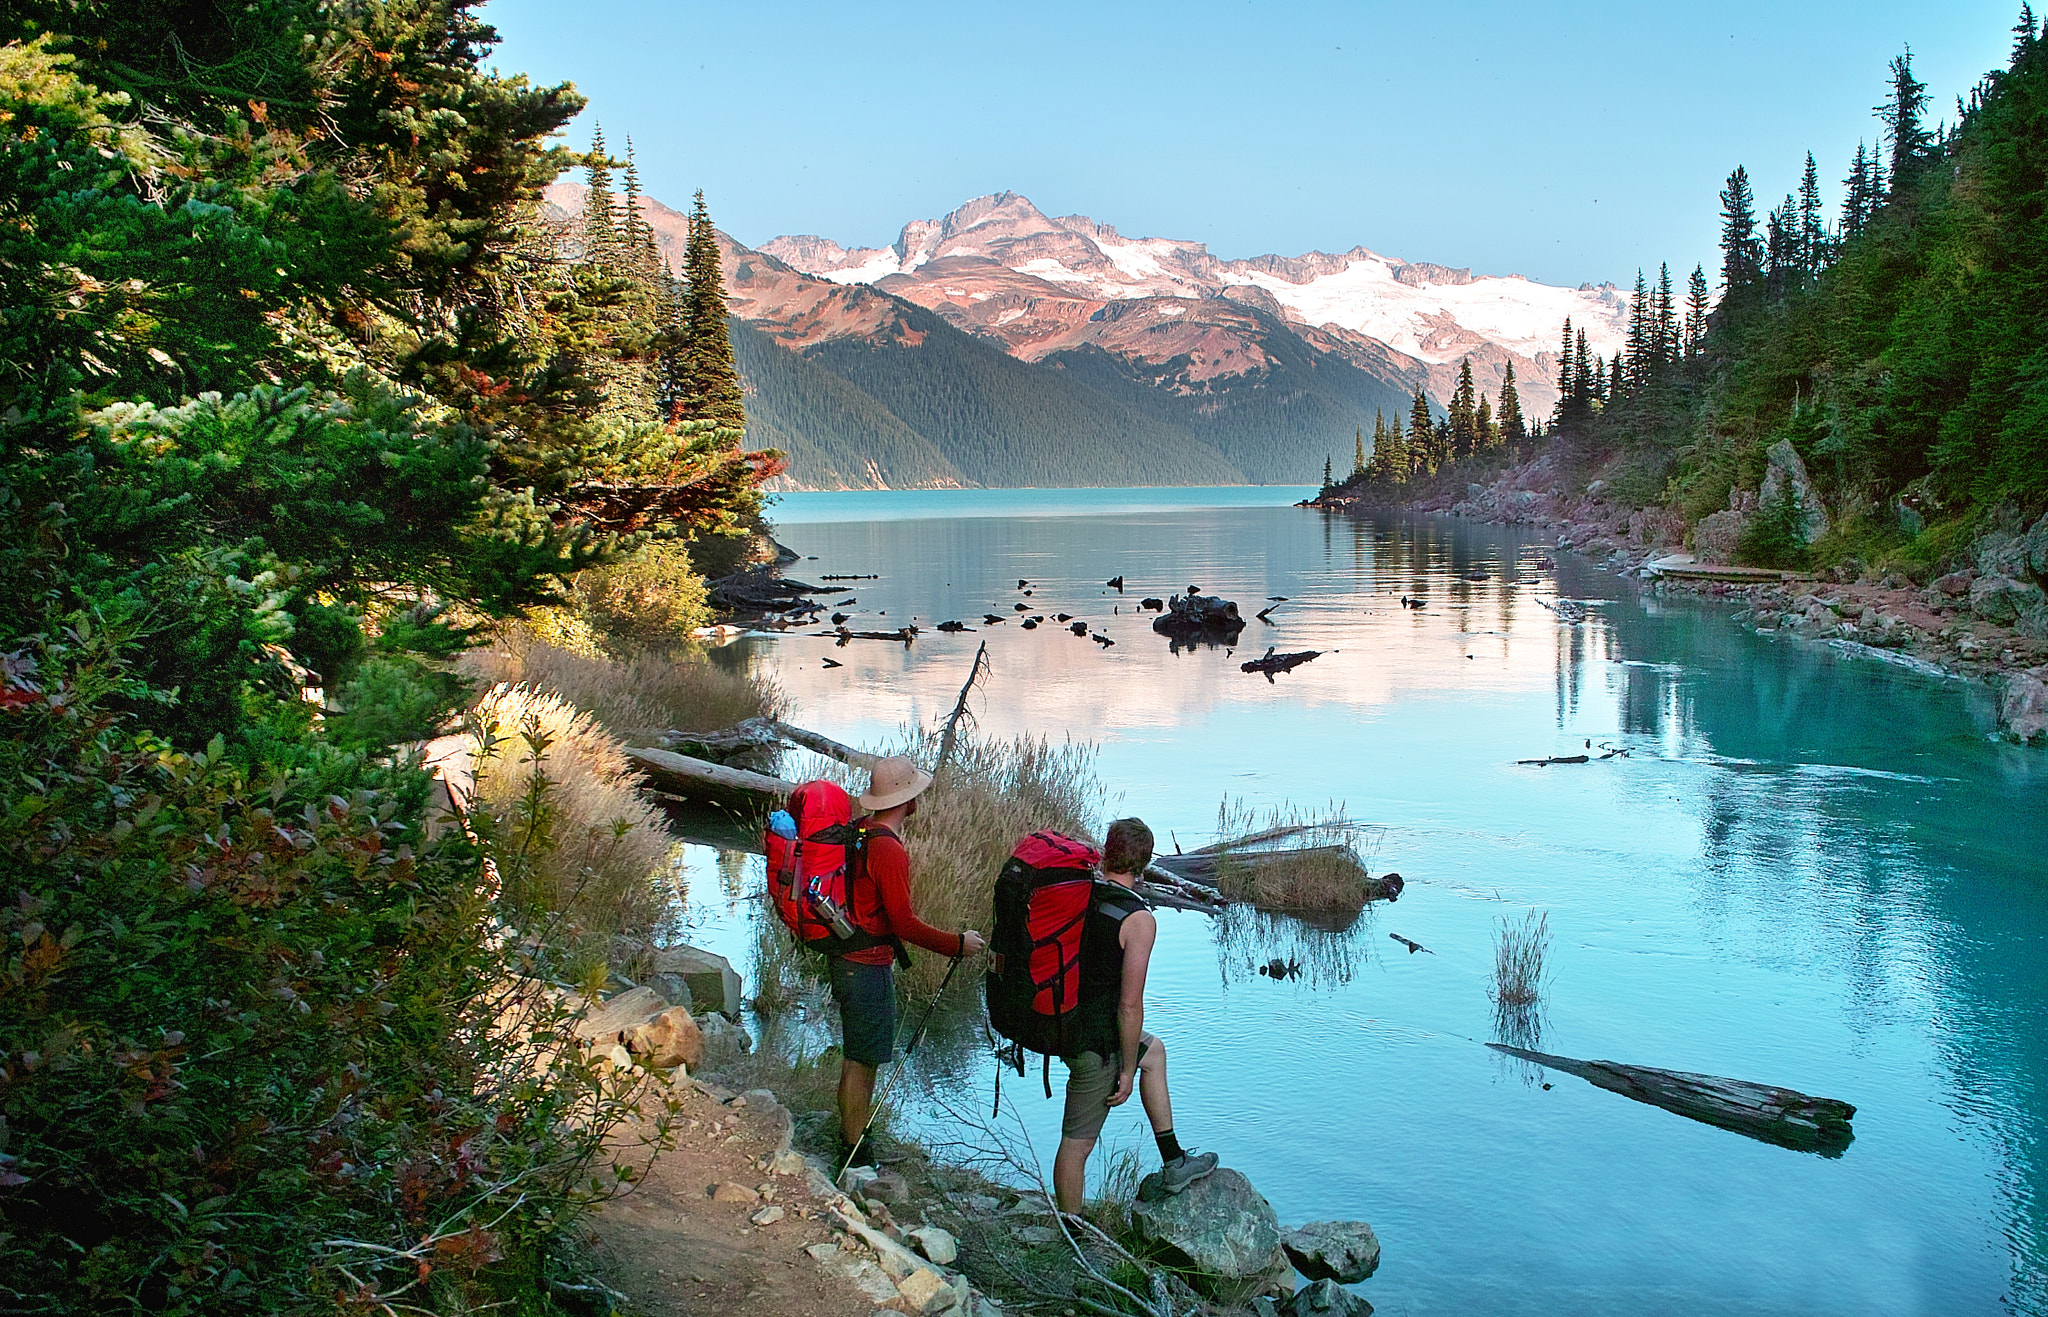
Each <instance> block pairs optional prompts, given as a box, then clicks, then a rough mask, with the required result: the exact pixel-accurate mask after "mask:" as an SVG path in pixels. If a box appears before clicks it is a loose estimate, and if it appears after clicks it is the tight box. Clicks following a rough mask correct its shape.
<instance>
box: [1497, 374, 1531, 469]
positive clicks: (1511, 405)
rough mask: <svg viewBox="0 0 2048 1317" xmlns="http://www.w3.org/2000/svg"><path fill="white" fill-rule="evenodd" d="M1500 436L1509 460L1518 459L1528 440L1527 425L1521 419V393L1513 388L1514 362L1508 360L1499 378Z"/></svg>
mask: <svg viewBox="0 0 2048 1317" xmlns="http://www.w3.org/2000/svg"><path fill="white" fill-rule="evenodd" d="M1498 423H1499V425H1500V438H1501V442H1502V443H1503V444H1506V445H1507V449H1508V457H1509V459H1510V460H1515V461H1519V460H1520V459H1521V456H1522V450H1523V449H1524V448H1525V447H1527V445H1528V442H1529V427H1528V425H1527V424H1526V423H1525V422H1524V421H1523V420H1522V395H1521V394H1520V393H1519V392H1518V391H1517V390H1516V388H1515V363H1514V362H1512V361H1510V362H1509V363H1508V368H1507V370H1506V372H1505V373H1504V374H1502V376H1501V379H1500V413H1499V422H1498Z"/></svg>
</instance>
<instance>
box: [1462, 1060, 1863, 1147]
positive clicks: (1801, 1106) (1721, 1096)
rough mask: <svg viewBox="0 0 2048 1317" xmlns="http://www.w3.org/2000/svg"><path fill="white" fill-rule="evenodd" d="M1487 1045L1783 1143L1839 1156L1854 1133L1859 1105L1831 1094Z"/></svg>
mask: <svg viewBox="0 0 2048 1317" xmlns="http://www.w3.org/2000/svg"><path fill="white" fill-rule="evenodd" d="M1487 1046H1488V1047H1491V1048H1492V1049H1493V1050H1494V1051H1496V1052H1506V1053H1507V1054H1508V1055H1509V1056H1518V1057H1520V1058H1521V1059H1522V1060H1524V1061H1533V1062H1535V1063H1536V1064H1537V1065H1540V1066H1545V1067H1547V1068H1549V1069H1551V1070H1562V1071H1564V1072H1565V1073H1566V1074H1568V1075H1577V1076H1578V1077H1579V1078H1581V1079H1583V1080H1585V1081H1586V1082H1588V1083H1590V1084H1594V1085H1596V1086H1598V1087H1600V1088H1604V1089H1607V1090H1608V1091H1609V1092H1613V1093H1619V1094H1621V1095H1622V1096H1623V1097H1626V1098H1634V1099H1635V1100H1636V1101H1638V1102H1647V1103H1648V1104H1649V1105H1651V1106H1653V1107H1662V1108H1664V1110H1666V1111H1672V1112H1676V1113H1677V1114H1679V1115H1681V1116H1687V1117H1690V1118H1691V1119H1693V1120H1697V1121H1702V1122H1704V1123H1706V1124H1708V1125H1716V1126H1719V1127H1720V1128H1722V1129H1725V1130H1733V1131H1734V1132H1735V1133H1737V1134H1747V1135H1748V1136H1749V1137H1750V1138H1752V1139H1760V1140H1762V1141H1763V1142H1765V1143H1775V1144H1777V1145H1778V1146H1779V1147H1781V1148H1792V1149H1795V1150H1797V1151H1799V1152H1817V1153H1819V1154H1820V1155H1821V1156H1823V1157H1839V1156H1841V1155H1842V1151H1843V1150H1844V1149H1845V1148H1847V1147H1848V1146H1849V1144H1850V1142H1851V1141H1852V1140H1853V1139H1854V1138H1855V1137H1856V1133H1855V1131H1854V1130H1852V1129H1850V1128H1849V1122H1850V1120H1851V1119H1852V1118H1853V1117H1854V1116H1855V1115H1856V1108H1855V1107H1853V1106H1851V1105H1849V1104H1848V1103H1847V1102H1838V1101H1836V1100H1835V1099H1833V1098H1817V1097H1808V1096H1807V1095H1806V1094H1804V1093H1800V1092H1796V1091H1794V1090H1792V1089H1789V1088H1774V1087H1772V1086H1771V1085H1769V1084H1752V1083H1749V1082H1747V1081H1745V1080H1741V1079H1723V1078H1721V1077H1720V1076H1718V1075H1697V1074H1693V1073H1691V1072H1690V1071H1685V1070H1659V1069H1657V1068H1655V1067H1653V1066H1639V1065H1622V1064H1621V1063H1620V1062H1618V1061H1575V1060H1573V1059H1572V1058H1570V1057H1568V1056H1552V1055H1551V1054H1550V1053H1548V1052H1532V1051H1529V1050H1528V1049H1527V1048H1522V1047H1509V1046H1508V1045H1507V1044H1505V1043H1488V1044H1487Z"/></svg>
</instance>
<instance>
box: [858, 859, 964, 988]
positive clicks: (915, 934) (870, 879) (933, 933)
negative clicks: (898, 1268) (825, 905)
mask: <svg viewBox="0 0 2048 1317" xmlns="http://www.w3.org/2000/svg"><path fill="white" fill-rule="evenodd" d="M866 860H867V877H866V880H865V881H862V880H859V879H856V880H855V881H854V883H853V885H852V886H853V890H852V891H850V892H849V893H847V899H848V901H849V902H850V903H851V904H852V906H853V909H852V910H850V911H848V913H849V914H851V915H852V916H853V922H854V925H855V926H856V927H859V928H864V929H867V930H868V931H869V932H872V933H878V934H881V935H883V936H887V935H888V934H890V933H894V934H895V935H896V936H897V937H900V938H902V939H903V940H904V941H905V942H910V943H914V944H915V945H917V946H920V947H923V948H924V949H925V950H927V951H936V952H937V953H938V954H940V955H942V956H957V955H959V954H960V952H961V950H962V949H963V947H962V943H963V939H962V938H961V936H960V935H959V934H958V933H944V932H941V931H939V930H938V929H936V928H933V927H932V926H931V925H930V924H927V923H926V922H924V920H922V919H919V918H918V917H917V911H916V910H914V909H912V908H911V905H910V853H909V852H908V851H906V850H904V849H903V843H902V842H901V841H899V840H897V838H896V834H895V833H893V832H890V831H889V830H888V829H886V828H877V829H875V830H874V831H872V832H870V833H868V842H867V856H866ZM845 958H846V959H847V960H849V961H852V962H853V963H854V964H856V965H886V964H888V963H889V962H890V961H892V960H894V959H895V958H896V952H895V949H894V948H892V947H886V946H882V947H869V948H868V949H867V950H865V951H853V952H849V953H847V955H846V957H845Z"/></svg>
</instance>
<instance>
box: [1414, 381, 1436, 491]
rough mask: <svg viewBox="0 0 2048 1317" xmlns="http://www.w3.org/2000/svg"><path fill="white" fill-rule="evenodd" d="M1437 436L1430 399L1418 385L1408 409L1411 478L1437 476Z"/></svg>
mask: <svg viewBox="0 0 2048 1317" xmlns="http://www.w3.org/2000/svg"><path fill="white" fill-rule="evenodd" d="M1435 436H1436V420H1435V418H1434V417H1432V416H1431V415H1430V414H1429V399H1427V398H1425V397H1423V396H1422V386H1421V385H1420V384H1418V385H1416V386H1415V401H1414V402H1412V403H1411V404H1409V407H1408V472H1409V474H1410V475H1411V476H1419V477H1428V476H1433V475H1435V474H1436V471H1437V466H1438V456H1437V452H1436V443H1435Z"/></svg>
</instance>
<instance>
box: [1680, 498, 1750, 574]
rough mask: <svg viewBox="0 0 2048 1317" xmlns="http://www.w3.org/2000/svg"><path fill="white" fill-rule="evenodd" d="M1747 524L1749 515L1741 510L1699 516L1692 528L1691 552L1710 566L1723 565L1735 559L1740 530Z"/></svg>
mask: <svg viewBox="0 0 2048 1317" xmlns="http://www.w3.org/2000/svg"><path fill="white" fill-rule="evenodd" d="M1748 525H1749V517H1748V516H1747V515H1746V514H1744V513H1741V512H1729V511H1721V512H1714V513H1710V514H1708V515H1707V516H1704V517H1701V518H1700V519H1699V522H1698V524H1696V525H1695V526H1694V527H1693V528H1692V552H1693V556H1694V557H1695V558H1697V559H1699V561H1700V562H1702V563H1705V564H1707V565H1708V566H1712V567H1724V566H1726V565H1727V564H1729V563H1731V562H1734V561H1735V546H1736V545H1738V544H1740V543H1742V532H1743V530H1744V529H1745V528H1747V527H1748Z"/></svg>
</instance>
